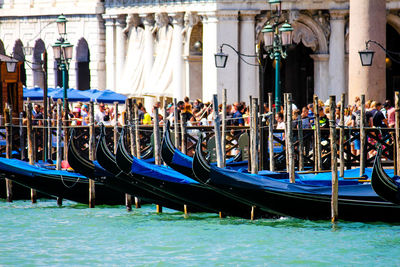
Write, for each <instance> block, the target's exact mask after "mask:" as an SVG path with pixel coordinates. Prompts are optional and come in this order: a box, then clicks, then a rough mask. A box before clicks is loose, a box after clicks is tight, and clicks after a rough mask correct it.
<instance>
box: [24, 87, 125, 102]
mask: <svg viewBox="0 0 400 267" xmlns="http://www.w3.org/2000/svg"><path fill="white" fill-rule="evenodd" d="M67 94H68V101H69V102H89V101H94V102H97V103H101V102H103V103H114V102H118V103H125V100H126V98H127V97H126V96H124V95H122V94H118V93H116V92H113V91H111V90H104V91H102V90H97V89H91V90H85V91H81V90H77V89H73V88H69V89H67ZM23 96H24V100H27V99H28V98H30V99H31V100H43V89H42V88H40V87H34V88H24V90H23ZM48 96H49V97H51V98H52V99H53V100H57V99H62V98H63V89H62V88H48Z"/></svg>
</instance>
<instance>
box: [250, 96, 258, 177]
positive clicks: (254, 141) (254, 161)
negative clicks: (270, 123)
mask: <svg viewBox="0 0 400 267" xmlns="http://www.w3.org/2000/svg"><path fill="white" fill-rule="evenodd" d="M250 122H251V124H250V148H251V173H254V174H256V173H258V171H259V161H258V144H259V140H258V99H257V98H252V103H251V113H250Z"/></svg>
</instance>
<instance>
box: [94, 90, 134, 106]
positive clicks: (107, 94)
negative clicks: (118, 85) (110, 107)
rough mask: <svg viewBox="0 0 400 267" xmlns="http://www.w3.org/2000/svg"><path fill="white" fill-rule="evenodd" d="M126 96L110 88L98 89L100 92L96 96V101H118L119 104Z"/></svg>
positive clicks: (123, 101)
mask: <svg viewBox="0 0 400 267" xmlns="http://www.w3.org/2000/svg"><path fill="white" fill-rule="evenodd" d="M126 98H127V97H126V96H124V95H121V94H118V93H116V92H113V91H110V90H104V91H100V94H99V95H98V96H97V97H96V102H97V103H101V102H103V103H114V102H118V103H120V104H123V103H125V100H126Z"/></svg>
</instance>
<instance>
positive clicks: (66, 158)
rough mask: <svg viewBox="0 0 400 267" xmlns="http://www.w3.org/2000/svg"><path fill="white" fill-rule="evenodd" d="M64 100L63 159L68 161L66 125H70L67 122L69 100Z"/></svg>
mask: <svg viewBox="0 0 400 267" xmlns="http://www.w3.org/2000/svg"><path fill="white" fill-rule="evenodd" d="M64 101H65V107H66V110H64V160H65V161H68V139H69V135H68V127H69V125H70V123H69V116H68V113H69V102H68V99H64Z"/></svg>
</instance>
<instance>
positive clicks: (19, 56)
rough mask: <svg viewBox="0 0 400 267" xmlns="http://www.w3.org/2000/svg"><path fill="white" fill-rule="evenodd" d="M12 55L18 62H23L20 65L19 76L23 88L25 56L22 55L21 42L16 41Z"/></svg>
mask: <svg viewBox="0 0 400 267" xmlns="http://www.w3.org/2000/svg"><path fill="white" fill-rule="evenodd" d="M13 55H14V58H15V59H17V60H18V61H21V62H23V64H21V65H20V75H21V82H22V84H23V85H24V86H26V69H25V54H24V45H23V44H22V41H21V40H20V39H18V40H17V41H15V44H14V48H13Z"/></svg>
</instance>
